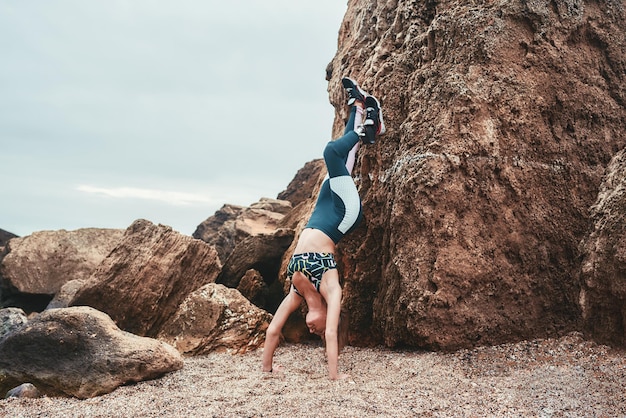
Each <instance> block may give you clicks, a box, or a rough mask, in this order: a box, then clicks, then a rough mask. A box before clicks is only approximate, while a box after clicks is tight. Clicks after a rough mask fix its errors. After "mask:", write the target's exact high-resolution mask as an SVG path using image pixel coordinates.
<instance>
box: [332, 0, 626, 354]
mask: <svg viewBox="0 0 626 418" xmlns="http://www.w3.org/2000/svg"><path fill="white" fill-rule="evenodd" d="M624 13H625V12H624V3H623V2H618V1H577V0H557V1H533V2H529V1H522V0H503V1H499V2H491V1H471V2H465V1H458V0H455V1H436V2H435V1H424V2H415V1H408V0H387V1H377V2H371V1H365V0H351V1H349V4H348V11H347V13H346V16H345V19H344V21H343V24H342V26H341V29H340V33H339V49H338V52H337V54H336V56H335V57H334V59H333V60H332V62H331V63H330V64H329V66H328V69H327V76H328V79H329V82H330V83H329V89H330V90H329V92H330V98H331V102H332V103H333V104H334V105H335V106H336V107H337V109H338V116H337V119H336V121H335V132H336V133H337V134H338V133H339V132H340V130H341V125H342V119H343V118H344V117H345V115H346V113H345V105H344V103H345V93H344V92H343V91H342V89H341V84H340V79H341V77H343V76H345V75H350V76H352V77H353V78H355V79H357V80H361V82H362V84H363V86H364V88H365V89H366V90H368V91H369V92H370V93H372V94H374V95H376V96H378V97H379V98H380V99H381V102H382V105H383V109H384V115H385V121H386V125H387V134H386V135H385V136H384V137H381V138H380V140H379V141H378V142H377V144H375V145H374V146H371V147H366V148H363V149H362V151H361V155H360V158H359V165H358V167H357V169H356V174H357V181H358V185H359V189H360V194H361V196H362V198H363V203H364V212H365V219H366V223H365V224H364V225H363V227H362V228H361V229H360V230H359V231H357V232H356V233H355V234H354V235H352V236H351V237H350V238H349V239H347V240H346V241H345V242H343V243H342V246H341V255H340V256H339V261H340V264H341V266H342V270H343V274H344V275H345V277H346V290H345V296H346V298H345V302H346V307H347V308H348V310H349V311H350V312H352V313H353V316H352V324H351V329H352V330H353V334H352V336H351V341H352V343H355V344H356V343H361V344H363V343H367V342H381V341H382V342H384V343H385V344H387V345H388V346H400V345H409V346H416V347H428V348H443V349H454V348H458V347H468V346H473V345H482V344H495V343H500V342H504V341H510V340H519V339H526V338H534V337H543V336H549V335H559V334H561V333H563V332H566V331H568V330H572V329H576V328H578V327H579V326H580V321H581V309H580V307H579V305H578V295H579V290H580V283H579V280H578V270H579V267H580V264H579V263H580V260H579V258H578V257H577V255H578V253H577V247H578V244H579V242H580V241H581V239H582V238H583V237H584V236H585V233H586V232H587V228H588V225H589V216H590V211H589V208H590V207H591V206H592V204H593V203H594V201H595V199H596V195H597V192H598V188H599V186H600V183H601V179H602V175H603V173H604V169H605V167H606V165H607V164H608V162H609V161H610V159H611V157H612V156H613V155H614V154H615V153H616V152H617V151H618V150H620V149H622V148H624V146H625V145H626V135H624V132H626V42H625V36H626V35H625V34H626V19H625V18H624V17H625V16H624Z"/></svg>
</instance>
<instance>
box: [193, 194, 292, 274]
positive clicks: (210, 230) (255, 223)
mask: <svg viewBox="0 0 626 418" xmlns="http://www.w3.org/2000/svg"><path fill="white" fill-rule="evenodd" d="M290 210H291V203H290V202H289V201H287V200H277V199H269V198H262V199H261V200H259V201H258V202H256V203H253V204H252V205H250V206H249V207H243V206H236V205H224V206H223V207H222V208H221V209H220V210H218V211H217V212H215V214H214V215H213V216H211V217H210V218H208V219H207V220H205V221H204V222H202V223H201V224H200V225H198V227H197V228H196V230H195V232H194V233H193V235H192V236H193V237H194V238H197V239H201V240H202V241H204V242H206V243H208V244H211V245H214V246H215V248H216V249H217V253H218V254H219V257H220V261H222V263H223V262H224V261H226V259H227V258H228V256H229V255H230V253H231V252H232V250H233V249H234V248H235V246H236V245H237V244H238V243H239V242H241V241H243V240H244V239H245V238H248V237H250V236H254V235H259V234H269V233H273V232H274V231H275V230H276V228H277V227H278V224H279V223H280V221H281V219H282V218H283V217H284V216H285V215H286V214H287V213H289V211H290Z"/></svg>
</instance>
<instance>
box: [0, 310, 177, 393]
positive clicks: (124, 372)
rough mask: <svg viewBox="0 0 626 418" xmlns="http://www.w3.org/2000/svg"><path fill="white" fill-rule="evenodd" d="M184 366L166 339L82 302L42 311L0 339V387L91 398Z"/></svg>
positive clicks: (5, 390) (4, 390)
mask: <svg viewBox="0 0 626 418" xmlns="http://www.w3.org/2000/svg"><path fill="white" fill-rule="evenodd" d="M182 367H183V359H182V357H181V355H180V354H179V353H178V351H176V350H175V349H174V348H173V347H171V346H170V345H168V344H166V343H164V342H161V341H157V340H154V339H151V338H145V337H138V336H136V335H133V334H130V333H128V332H124V331H121V330H120V329H119V328H118V327H117V326H115V324H114V323H113V321H112V320H111V318H109V317H108V316H107V315H106V314H104V313H102V312H99V311H97V310H95V309H92V308H89V307H86V306H82V307H73V308H65V309H52V310H49V311H45V312H43V313H41V314H40V315H38V316H36V317H35V318H34V319H32V320H31V321H29V322H28V324H27V325H25V326H24V327H23V328H21V329H19V330H18V331H16V332H13V333H11V334H9V335H8V336H7V337H6V338H4V339H2V340H0V393H6V392H7V391H8V390H9V389H11V388H14V387H15V386H17V385H20V384H22V383H27V382H28V383H32V384H33V385H35V387H37V388H38V389H39V390H40V391H41V392H42V393H44V394H47V395H63V394H64V395H69V396H75V397H77V398H89V397H93V396H97V395H102V394H104V393H109V392H111V391H113V390H114V389H115V388H117V387H118V386H120V385H123V384H126V383H130V382H139V381H142V380H147V379H153V378H155V377H158V376H161V375H163V374H165V373H168V372H171V371H174V370H179V369H181V368H182Z"/></svg>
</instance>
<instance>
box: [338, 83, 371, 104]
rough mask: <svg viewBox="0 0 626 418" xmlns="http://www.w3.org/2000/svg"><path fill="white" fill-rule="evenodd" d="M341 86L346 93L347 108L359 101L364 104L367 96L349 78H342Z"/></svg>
mask: <svg viewBox="0 0 626 418" xmlns="http://www.w3.org/2000/svg"><path fill="white" fill-rule="evenodd" d="M341 84H342V85H343V88H344V89H346V92H348V106H351V105H353V104H354V103H355V102H356V101H360V102H361V103H365V98H366V97H367V96H368V94H367V93H366V92H365V91H364V90H363V89H361V87H359V85H358V84H357V82H356V81H354V80H352V79H351V78H348V77H344V78H342V79H341Z"/></svg>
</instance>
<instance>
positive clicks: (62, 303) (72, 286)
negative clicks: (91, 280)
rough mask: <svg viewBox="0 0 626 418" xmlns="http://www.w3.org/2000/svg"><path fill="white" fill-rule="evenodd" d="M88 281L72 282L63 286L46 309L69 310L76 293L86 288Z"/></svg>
mask: <svg viewBox="0 0 626 418" xmlns="http://www.w3.org/2000/svg"><path fill="white" fill-rule="evenodd" d="M87 282H88V279H77V280H70V281H69V282H67V283H65V284H64V285H63V286H61V289H59V291H58V292H57V293H56V294H55V295H54V297H53V298H52V300H51V301H50V303H48V305H47V306H46V309H59V308H67V307H69V306H70V303H71V302H72V300H73V299H74V297H75V296H76V293H78V291H79V290H80V289H82V288H83V286H85V283H87Z"/></svg>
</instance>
